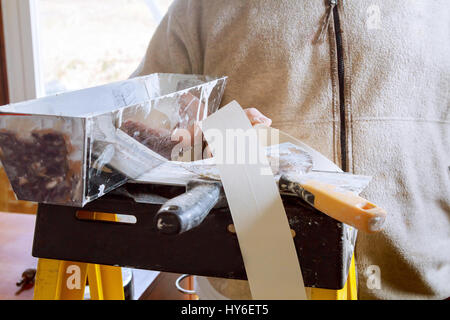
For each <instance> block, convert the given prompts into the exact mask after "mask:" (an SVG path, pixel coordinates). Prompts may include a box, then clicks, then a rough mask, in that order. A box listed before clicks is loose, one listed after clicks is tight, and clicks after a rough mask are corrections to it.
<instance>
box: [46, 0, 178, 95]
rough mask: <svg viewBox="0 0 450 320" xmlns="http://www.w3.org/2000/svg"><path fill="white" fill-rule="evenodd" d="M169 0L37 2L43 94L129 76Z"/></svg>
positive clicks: (142, 54)
mask: <svg viewBox="0 0 450 320" xmlns="http://www.w3.org/2000/svg"><path fill="white" fill-rule="evenodd" d="M170 3H171V0H159V1H151V0H150V1H149V0H147V1H146V0H95V1H92V0H77V1H73V0H40V3H39V23H40V33H39V35H40V44H41V59H42V68H41V70H42V72H43V80H44V84H45V85H44V87H45V93H46V94H53V93H57V92H61V91H66V90H75V89H81V88H86V87H92V86H96V85H101V84H105V83H108V82H112V81H117V80H123V79H126V78H128V77H129V76H130V75H131V73H132V72H133V71H134V70H135V69H136V68H137V66H138V65H139V62H140V60H141V59H142V57H143V56H144V54H145V50H146V48H147V45H148V42H149V40H150V38H151V36H152V35H153V33H154V31H155V29H156V27H157V25H158V24H159V22H160V19H161V18H162V16H163V15H164V14H165V12H166V10H167V8H168V6H169V5H170Z"/></svg>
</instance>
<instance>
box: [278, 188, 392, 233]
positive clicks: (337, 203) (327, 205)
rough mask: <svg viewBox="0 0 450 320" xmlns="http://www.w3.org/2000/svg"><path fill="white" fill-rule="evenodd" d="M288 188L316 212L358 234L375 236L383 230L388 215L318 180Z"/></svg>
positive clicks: (348, 193) (363, 200)
mask: <svg viewBox="0 0 450 320" xmlns="http://www.w3.org/2000/svg"><path fill="white" fill-rule="evenodd" d="M287 185H289V187H288V189H289V191H291V192H295V193H296V194H298V195H300V196H301V197H302V198H303V199H304V200H305V201H306V202H307V203H309V204H310V205H312V206H313V207H314V208H316V209H317V210H319V211H321V212H323V213H325V214H326V215H328V216H330V217H332V218H334V219H336V220H338V221H341V222H344V223H346V224H348V225H351V226H353V227H355V228H356V229H358V230H361V231H363V232H367V233H374V232H378V231H380V230H381V229H382V228H383V224H384V221H385V220H386V211H385V210H383V209H382V208H380V207H377V206H376V205H375V204H373V203H371V202H369V201H367V200H366V199H364V198H362V197H360V196H357V195H356V194H354V193H351V192H348V191H347V192H340V191H338V190H336V187H335V186H332V185H330V184H326V183H323V182H319V181H315V180H307V181H305V182H302V183H301V184H299V183H292V182H290V183H288V184H287ZM287 185H286V186H287Z"/></svg>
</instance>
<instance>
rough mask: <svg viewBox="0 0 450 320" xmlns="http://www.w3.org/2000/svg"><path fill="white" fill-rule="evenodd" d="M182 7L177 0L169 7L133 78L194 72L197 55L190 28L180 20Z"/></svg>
mask: <svg viewBox="0 0 450 320" xmlns="http://www.w3.org/2000/svg"><path fill="white" fill-rule="evenodd" d="M180 9H181V8H180V6H179V5H177V1H176V2H175V3H174V5H172V6H171V7H170V8H169V11H168V12H167V14H166V15H165V16H164V18H163V20H162V21H161V23H160V25H159V26H158V28H157V29H156V31H155V33H154V35H153V37H152V39H151V40H150V43H149V46H148V48H147V52H146V53H145V56H144V58H143V60H142V61H141V63H140V65H139V67H138V68H137V69H136V71H134V72H133V74H132V75H131V78H132V77H137V76H143V75H147V74H151V73H193V64H195V61H194V60H195V59H193V58H192V56H195V55H194V54H193V52H192V50H191V48H192V45H191V44H190V41H189V38H188V37H187V32H188V31H187V29H188V28H187V26H183V22H182V21H181V22H180V20H179V16H180V15H179V11H180Z"/></svg>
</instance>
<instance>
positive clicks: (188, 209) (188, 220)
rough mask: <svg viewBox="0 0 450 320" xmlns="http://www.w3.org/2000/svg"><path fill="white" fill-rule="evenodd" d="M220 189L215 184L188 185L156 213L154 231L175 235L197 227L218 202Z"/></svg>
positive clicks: (219, 186)
mask: <svg viewBox="0 0 450 320" xmlns="http://www.w3.org/2000/svg"><path fill="white" fill-rule="evenodd" d="M221 188H222V186H221V184H220V183H216V182H211V183H210V182H206V183H196V184H193V185H188V189H187V191H186V192H185V193H183V194H181V195H179V196H177V197H175V198H172V199H170V200H169V201H167V202H166V203H165V204H163V205H162V207H161V209H159V211H158V212H157V213H156V216H155V219H154V221H155V225H156V229H157V230H158V231H159V232H161V233H164V234H169V235H175V234H180V233H183V232H186V231H188V230H190V229H192V228H194V227H196V226H198V225H199V224H200V223H202V221H203V220H204V219H205V217H206V216H207V215H208V213H209V212H210V211H211V209H212V208H214V206H215V205H216V204H217V202H218V201H219V199H220V193H221Z"/></svg>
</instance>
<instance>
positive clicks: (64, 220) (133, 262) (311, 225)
mask: <svg viewBox="0 0 450 320" xmlns="http://www.w3.org/2000/svg"><path fill="white" fill-rule="evenodd" d="M125 188H126V189H127V190H129V191H133V192H139V193H141V194H148V195H149V197H148V199H149V200H148V201H140V202H139V203H138V202H135V200H133V199H132V198H129V197H126V196H121V195H117V194H116V195H114V194H107V195H105V196H103V197H101V198H99V199H97V200H94V201H93V202H91V203H88V204H87V205H86V206H85V207H84V208H83V209H81V210H83V211H92V212H106V213H116V214H123V215H133V216H134V217H135V218H136V222H135V223H134V224H130V223H120V222H107V221H93V220H90V221H88V220H80V219H79V218H77V211H78V210H80V208H76V207H68V206H59V205H50V204H39V209H38V213H37V219H36V227H35V234H34V243H33V256H34V257H38V258H48V259H58V260H69V261H79V262H88V263H96V264H104V265H115V266H122V267H132V268H138V269H148V270H158V271H165V272H175V273H187V274H192V275H200V276H210V277H220V278H230V279H246V272H245V268H244V263H243V260H242V255H241V252H240V248H239V243H238V239H237V236H236V234H235V233H233V232H232V228H230V225H231V224H232V223H233V221H232V218H231V214H230V211H229V209H228V208H223V209H213V210H212V211H211V212H210V213H209V215H208V216H207V217H206V218H205V220H204V221H203V222H202V223H201V224H200V226H198V227H196V228H194V229H192V230H190V231H188V232H185V233H182V234H179V235H175V236H169V235H164V234H160V233H158V232H157V230H156V228H155V227H154V221H153V219H154V216H155V214H156V212H157V211H158V210H159V208H160V207H161V204H152V203H151V202H152V199H153V198H155V196H156V197H165V198H168V199H169V198H172V197H175V196H177V195H179V194H181V193H183V192H185V188H183V187H175V186H163V185H153V184H148V185H142V184H127V185H126V186H125ZM282 198H283V203H284V206H285V209H286V213H287V216H288V220H289V224H290V227H291V229H292V230H293V231H294V232H295V236H294V242H295V247H296V249H297V254H298V257H299V261H300V264H301V269H302V273H303V280H304V283H305V286H307V287H318V288H325V289H335V290H336V289H341V288H343V286H344V285H345V282H346V281H347V276H348V271H349V268H350V263H351V259H352V255H353V250H354V244H355V240H356V235H357V231H356V229H354V228H352V227H350V226H348V225H346V224H344V223H341V222H339V221H336V220H334V219H333V218H330V217H328V216H326V215H325V214H322V213H321V212H319V211H317V210H315V209H313V208H312V207H310V206H309V205H307V204H306V203H305V202H303V200H301V199H300V198H297V197H293V196H284V195H283V196H282ZM144 202H147V203H144Z"/></svg>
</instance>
